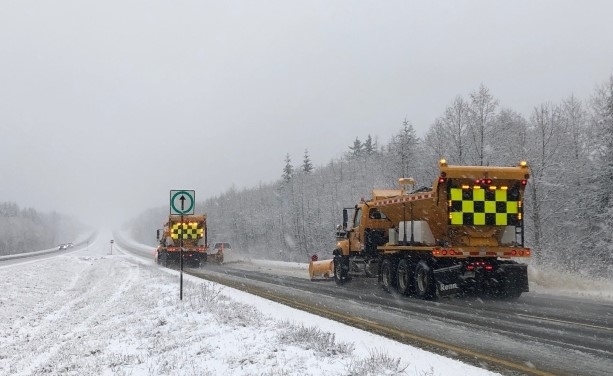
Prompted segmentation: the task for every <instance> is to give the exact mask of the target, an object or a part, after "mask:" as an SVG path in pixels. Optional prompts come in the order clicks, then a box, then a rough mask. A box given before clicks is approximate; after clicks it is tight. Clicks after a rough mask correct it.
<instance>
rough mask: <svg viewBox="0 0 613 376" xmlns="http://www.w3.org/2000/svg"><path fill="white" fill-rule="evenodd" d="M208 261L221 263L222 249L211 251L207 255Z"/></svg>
mask: <svg viewBox="0 0 613 376" xmlns="http://www.w3.org/2000/svg"><path fill="white" fill-rule="evenodd" d="M208 260H209V261H212V262H216V263H218V264H222V263H223V249H219V250H218V251H217V253H212V254H210V255H209V257H208Z"/></svg>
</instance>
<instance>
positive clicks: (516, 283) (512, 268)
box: [498, 264, 530, 292]
mask: <svg viewBox="0 0 613 376" xmlns="http://www.w3.org/2000/svg"><path fill="white" fill-rule="evenodd" d="M498 275H499V280H500V287H501V289H502V291H521V292H528V291H530V289H529V286H528V265H525V264H502V265H500V266H498Z"/></svg>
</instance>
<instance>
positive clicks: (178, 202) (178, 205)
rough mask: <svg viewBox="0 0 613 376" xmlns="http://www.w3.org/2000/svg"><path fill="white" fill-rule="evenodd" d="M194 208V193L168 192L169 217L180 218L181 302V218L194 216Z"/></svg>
mask: <svg viewBox="0 0 613 376" xmlns="http://www.w3.org/2000/svg"><path fill="white" fill-rule="evenodd" d="M195 206H196V191H193V190H185V189H176V190H171V191H170V215H180V216H181V227H180V230H181V231H180V232H179V260H180V261H179V265H180V269H181V271H180V272H179V300H183V236H184V235H185V234H184V233H183V216H184V215H194V207H195Z"/></svg>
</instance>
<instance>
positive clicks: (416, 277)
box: [334, 161, 531, 298]
mask: <svg viewBox="0 0 613 376" xmlns="http://www.w3.org/2000/svg"><path fill="white" fill-rule="evenodd" d="M528 178H529V169H528V167H527V165H526V164H525V163H524V162H522V163H521V164H520V165H519V166H516V167H495V166H494V167H492V166H448V165H447V164H446V163H445V162H444V161H441V163H440V171H439V177H438V178H437V179H436V180H435V182H434V184H433V185H432V188H421V189H419V190H417V191H413V192H410V191H409V190H407V189H406V187H407V183H409V184H410V183H411V182H412V181H411V180H408V179H401V183H404V184H405V185H404V187H402V188H401V189H375V190H373V192H372V197H371V199H369V200H362V201H361V202H360V203H358V204H357V205H356V206H355V208H354V210H353V211H354V213H353V214H354V215H353V220H352V221H351V222H349V221H348V214H347V213H348V212H347V209H345V210H344V214H343V217H344V220H343V228H342V231H340V232H339V234H338V242H337V247H336V250H335V251H334V254H335V258H334V260H335V264H334V265H335V266H334V267H335V278H336V280H337V282H338V283H344V282H345V281H347V280H349V277H350V275H351V274H354V272H356V271H363V272H364V273H365V274H367V275H379V278H380V281H381V283H382V284H383V285H384V287H385V288H386V289H388V290H391V289H398V290H400V291H401V292H402V293H404V294H411V295H412V294H415V295H418V296H420V297H422V298H432V297H434V296H440V295H446V294H452V293H458V292H462V291H476V292H478V293H486V294H487V293H492V294H494V293H495V294H499V295H500V294H502V295H506V296H515V297H516V296H519V295H520V294H521V293H522V292H524V291H528V279H527V269H526V265H525V264H520V263H518V262H517V261H516V260H515V259H516V258H526V257H529V256H530V253H531V251H530V249H528V248H525V247H524V227H523V226H524V222H523V195H524V189H525V186H526V184H527V181H528ZM375 265H376V267H375Z"/></svg>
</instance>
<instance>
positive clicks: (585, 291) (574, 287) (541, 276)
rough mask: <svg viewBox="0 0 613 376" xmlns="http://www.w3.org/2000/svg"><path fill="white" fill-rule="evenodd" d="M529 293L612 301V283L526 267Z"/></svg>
mask: <svg viewBox="0 0 613 376" xmlns="http://www.w3.org/2000/svg"><path fill="white" fill-rule="evenodd" d="M528 280H529V281H530V291H533V292H539V293H546V294H550V295H563V296H571V297H582V298H589V299H593V300H611V301H613V281H612V280H606V279H594V278H593V277H592V276H581V275H576V274H570V273H564V272H559V271H555V270H547V269H543V268H534V267H532V266H529V267H528Z"/></svg>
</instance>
